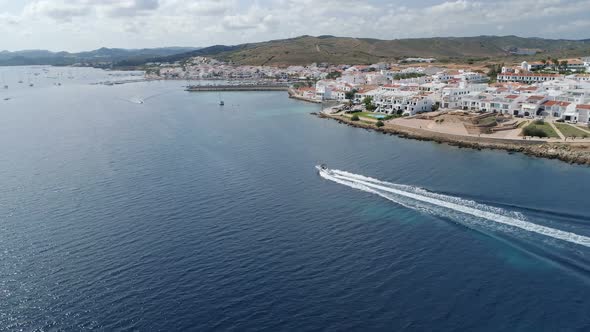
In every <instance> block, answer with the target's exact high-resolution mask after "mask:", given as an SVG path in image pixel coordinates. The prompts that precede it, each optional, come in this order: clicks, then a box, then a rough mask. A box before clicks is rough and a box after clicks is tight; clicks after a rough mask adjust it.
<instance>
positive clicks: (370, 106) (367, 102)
mask: <svg viewBox="0 0 590 332" xmlns="http://www.w3.org/2000/svg"><path fill="white" fill-rule="evenodd" d="M363 104H365V108H366V109H367V111H369V112H373V111H374V110H376V109H377V107H376V106H375V105H374V104H373V97H371V96H366V97H365V99H363Z"/></svg>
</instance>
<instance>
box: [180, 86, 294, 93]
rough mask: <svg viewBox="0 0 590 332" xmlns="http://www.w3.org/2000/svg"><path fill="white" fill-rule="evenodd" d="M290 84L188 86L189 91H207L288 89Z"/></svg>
mask: <svg viewBox="0 0 590 332" xmlns="http://www.w3.org/2000/svg"><path fill="white" fill-rule="evenodd" d="M287 90H289V86H288V85H279V84H264V85H262V84H261V85H252V84H250V85H191V86H188V87H187V88H186V91H189V92H205V91H287Z"/></svg>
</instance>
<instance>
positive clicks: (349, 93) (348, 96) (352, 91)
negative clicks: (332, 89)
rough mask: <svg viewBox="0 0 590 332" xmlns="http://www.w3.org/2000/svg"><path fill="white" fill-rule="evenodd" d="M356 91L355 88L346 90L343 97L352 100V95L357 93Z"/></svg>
mask: <svg viewBox="0 0 590 332" xmlns="http://www.w3.org/2000/svg"><path fill="white" fill-rule="evenodd" d="M357 92H358V91H357V90H356V89H352V90H350V91H348V92H346V93H345V94H344V97H345V98H346V99H348V100H353V99H354V95H355V94H356V93H357Z"/></svg>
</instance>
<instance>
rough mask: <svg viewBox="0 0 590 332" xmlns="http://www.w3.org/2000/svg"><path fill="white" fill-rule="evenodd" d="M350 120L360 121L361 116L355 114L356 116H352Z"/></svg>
mask: <svg viewBox="0 0 590 332" xmlns="http://www.w3.org/2000/svg"><path fill="white" fill-rule="evenodd" d="M350 120H352V121H358V120H360V119H359V116H358V115H356V114H355V115H353V116H352V118H350Z"/></svg>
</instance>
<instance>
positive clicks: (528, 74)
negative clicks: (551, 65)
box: [498, 73, 561, 77]
mask: <svg viewBox="0 0 590 332" xmlns="http://www.w3.org/2000/svg"><path fill="white" fill-rule="evenodd" d="M498 75H504V76H531V77H561V75H559V74H531V73H520V74H515V73H503V74H498Z"/></svg>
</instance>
